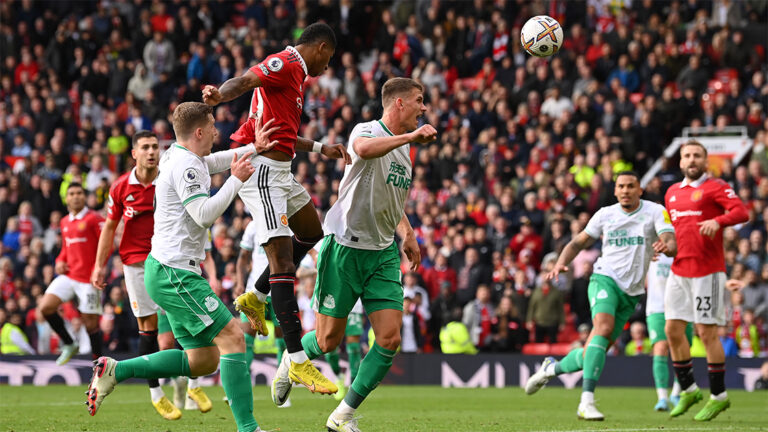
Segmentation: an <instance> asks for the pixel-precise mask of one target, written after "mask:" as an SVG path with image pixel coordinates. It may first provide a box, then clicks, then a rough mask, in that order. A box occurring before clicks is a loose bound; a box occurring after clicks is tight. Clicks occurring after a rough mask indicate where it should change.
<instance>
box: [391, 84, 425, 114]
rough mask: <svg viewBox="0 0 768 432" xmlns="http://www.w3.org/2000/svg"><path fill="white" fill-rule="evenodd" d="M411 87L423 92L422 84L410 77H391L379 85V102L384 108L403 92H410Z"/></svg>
mask: <svg viewBox="0 0 768 432" xmlns="http://www.w3.org/2000/svg"><path fill="white" fill-rule="evenodd" d="M412 89H418V90H419V91H420V92H422V93H424V86H422V85H421V84H419V83H418V82H416V81H415V80H412V79H410V78H391V79H389V80H387V82H385V83H384V86H382V87H381V104H382V106H384V108H386V107H387V106H389V104H391V103H392V102H393V101H394V100H395V99H396V98H398V97H399V96H402V95H403V94H405V93H408V92H410V91H411V90H412Z"/></svg>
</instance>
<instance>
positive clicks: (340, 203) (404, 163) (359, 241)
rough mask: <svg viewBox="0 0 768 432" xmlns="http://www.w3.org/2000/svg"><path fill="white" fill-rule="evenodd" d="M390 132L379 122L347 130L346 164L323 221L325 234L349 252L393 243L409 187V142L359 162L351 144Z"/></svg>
mask: <svg viewBox="0 0 768 432" xmlns="http://www.w3.org/2000/svg"><path fill="white" fill-rule="evenodd" d="M387 136H393V134H392V132H390V130H389V129H387V127H386V126H385V125H384V123H382V122H381V120H376V121H371V122H367V123H359V124H357V125H356V126H355V128H354V129H352V133H351V134H350V136H349V142H348V144H347V152H349V155H350V156H351V157H352V164H351V165H347V167H346V169H345V170H344V177H343V178H342V179H341V184H340V185H339V198H338V200H337V201H336V202H335V203H334V204H333V206H332V207H331V209H330V210H328V214H327V215H326V217H325V232H326V233H328V234H334V235H335V236H336V242H338V243H339V244H341V245H344V246H348V247H351V248H355V249H366V250H382V249H386V248H387V247H388V246H389V245H391V244H392V242H393V241H394V240H395V229H396V228H397V224H399V223H400V220H401V219H402V217H403V214H404V210H405V200H406V198H407V197H408V189H409V188H410V186H411V169H412V167H411V158H410V144H406V145H403V146H400V147H398V148H396V149H395V150H392V151H391V152H389V153H387V154H386V155H384V156H381V157H378V158H374V159H368V160H365V159H362V158H361V157H360V156H358V155H357V153H355V149H354V146H353V145H352V143H354V142H355V139H356V138H357V137H369V138H377V137H387Z"/></svg>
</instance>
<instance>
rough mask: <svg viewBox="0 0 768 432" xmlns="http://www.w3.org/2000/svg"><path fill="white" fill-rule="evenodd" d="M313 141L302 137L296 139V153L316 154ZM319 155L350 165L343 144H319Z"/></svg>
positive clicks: (350, 161)
mask: <svg viewBox="0 0 768 432" xmlns="http://www.w3.org/2000/svg"><path fill="white" fill-rule="evenodd" d="M315 143H316V142H315V141H312V140H311V139H307V138H304V137H296V146H295V148H296V151H302V152H311V151H314V152H316V151H317V149H315ZM317 145H319V146H320V153H322V154H323V155H324V156H325V157H327V158H329V159H344V162H345V163H346V164H347V165H349V164H351V163H352V158H351V157H350V156H349V153H347V148H346V147H344V145H343V144H320V143H319V142H318V143H317Z"/></svg>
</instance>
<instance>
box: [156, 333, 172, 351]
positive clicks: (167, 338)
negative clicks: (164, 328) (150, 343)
mask: <svg viewBox="0 0 768 432" xmlns="http://www.w3.org/2000/svg"><path fill="white" fill-rule="evenodd" d="M175 345H176V343H175V342H174V339H173V333H171V332H163V333H159V334H158V335H157V347H158V349H159V350H160V351H165V350H168V349H173V347H174V346H175Z"/></svg>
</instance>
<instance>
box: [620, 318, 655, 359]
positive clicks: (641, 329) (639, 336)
mask: <svg viewBox="0 0 768 432" xmlns="http://www.w3.org/2000/svg"><path fill="white" fill-rule="evenodd" d="M629 336H630V340H629V342H627V345H626V346H625V347H624V354H626V355H628V356H638V355H648V354H650V353H651V349H652V348H653V347H652V346H651V340H650V339H649V338H648V337H647V336H646V332H645V324H643V323H642V322H641V321H635V322H633V323H632V325H630V326H629Z"/></svg>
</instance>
